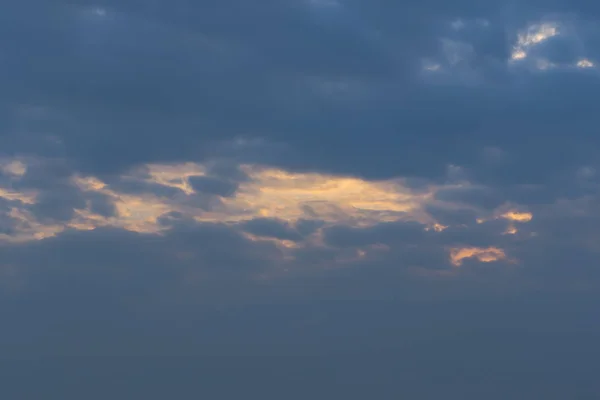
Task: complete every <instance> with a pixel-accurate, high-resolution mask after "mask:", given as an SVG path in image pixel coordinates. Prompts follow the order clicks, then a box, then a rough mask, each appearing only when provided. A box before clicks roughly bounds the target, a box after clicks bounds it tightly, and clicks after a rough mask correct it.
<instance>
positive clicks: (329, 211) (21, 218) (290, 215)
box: [0, 163, 532, 266]
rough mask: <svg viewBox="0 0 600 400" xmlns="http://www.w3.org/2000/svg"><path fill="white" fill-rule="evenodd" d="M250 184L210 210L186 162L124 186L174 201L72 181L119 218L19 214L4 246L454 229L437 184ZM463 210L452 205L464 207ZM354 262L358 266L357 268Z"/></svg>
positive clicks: (285, 245)
mask: <svg viewBox="0 0 600 400" xmlns="http://www.w3.org/2000/svg"><path fill="white" fill-rule="evenodd" d="M242 170H243V172H244V173H245V174H246V175H247V176H248V179H247V180H245V181H243V182H240V183H239V187H238V189H237V191H236V192H235V193H234V194H233V195H232V196H231V197H220V198H219V201H218V202H215V203H214V204H213V205H212V206H211V207H209V208H208V209H207V208H206V207H204V206H202V207H201V206H200V205H198V204H196V203H194V202H195V201H198V199H199V198H200V199H204V197H202V196H198V195H199V193H196V192H195V191H194V189H193V187H192V186H191V185H190V182H189V179H190V177H193V176H204V175H205V174H206V171H207V170H206V168H205V167H204V166H203V165H201V164H196V163H185V164H174V165H159V164H152V165H147V166H144V167H143V168H140V169H136V170H133V171H130V172H129V173H128V174H125V175H123V176H122V177H121V179H122V180H124V181H133V182H145V183H150V184H153V185H162V186H168V187H171V188H178V189H180V192H179V194H177V195H174V196H167V195H160V194H157V193H152V192H140V193H129V192H128V193H125V192H121V191H119V190H117V189H115V188H113V187H112V186H110V185H108V184H107V183H106V182H103V181H102V180H100V179H99V178H97V177H93V176H90V177H82V176H77V175H75V176H73V178H72V180H73V183H74V184H75V185H76V186H77V187H78V188H79V189H80V190H81V191H83V192H92V193H101V194H103V195H105V196H107V197H108V198H109V199H110V201H111V202H112V203H113V204H114V206H115V209H116V214H115V215H114V216H109V217H106V216H102V215H99V214H95V213H94V212H93V211H92V207H91V204H88V205H87V207H86V208H84V209H77V210H75V213H74V217H73V218H72V219H71V220H70V221H68V222H66V223H63V224H53V225H44V224H42V223H40V222H38V221H36V220H35V218H34V216H33V215H31V214H30V213H29V212H27V211H25V210H21V209H18V208H15V209H14V210H13V212H12V216H13V218H15V219H16V220H17V221H18V227H17V229H16V230H17V232H18V233H17V234H16V235H13V236H10V237H9V236H8V235H3V236H0V240H9V241H27V240H36V239H43V238H46V237H50V236H54V235H56V234H58V233H59V232H61V231H63V230H64V229H76V230H92V229H95V228H97V227H117V228H121V229H126V230H130V231H135V232H143V233H154V234H161V233H162V232H164V231H165V230H167V229H168V227H166V226H164V225H162V224H160V223H159V218H160V217H161V216H163V215H165V214H167V213H170V212H177V213H179V214H181V215H183V216H184V217H186V218H192V219H195V220H196V221H198V222H217V223H224V224H236V223H239V222H243V221H248V220H252V219H254V218H257V217H266V218H277V219H279V220H283V221H285V222H287V223H288V224H289V225H290V226H291V227H293V226H294V225H295V224H296V223H298V221H300V220H302V219H310V220H318V221H321V222H322V224H323V226H324V227H327V226H332V225H335V224H344V225H346V226H352V227H369V226H373V225H376V224H378V223H382V222H393V221H414V222H419V223H421V224H423V225H424V229H427V230H431V231H435V232H441V231H443V230H445V229H447V228H448V226H445V225H442V224H440V223H438V222H437V221H435V219H434V218H432V217H431V215H429V214H428V213H427V212H426V211H425V210H426V209H425V206H426V205H428V204H430V203H431V202H434V201H435V193H436V191H438V190H442V189H443V190H445V189H448V188H449V187H450V186H451V185H437V186H436V185H431V186H430V187H428V188H426V189H424V190H423V189H421V190H419V191H416V190H414V189H411V188H410V187H409V186H408V185H406V184H405V181H404V180H402V179H390V180H381V181H367V180H363V179H359V178H355V177H343V176H334V175H327V174H318V173H292V172H288V171H284V170H281V169H276V168H264V167H260V166H253V165H246V166H242ZM0 197H4V198H9V199H14V200H19V201H21V202H22V203H27V204H34V203H35V201H36V198H35V193H28V194H24V193H16V192H11V191H8V190H6V189H0ZM458 206H459V205H452V207H458ZM497 215H499V216H498V217H497V218H505V219H508V220H510V221H515V222H528V221H529V220H531V218H532V216H531V214H530V213H526V212H521V211H515V210H509V211H505V212H504V213H502V214H497ZM244 235H245V236H246V238H247V239H249V240H252V241H271V242H272V243H274V244H276V245H277V246H278V247H279V248H280V249H281V250H282V257H284V259H286V257H289V256H290V254H291V253H290V251H292V250H294V249H298V248H299V247H303V246H311V247H314V246H317V247H321V246H324V243H323V239H322V230H320V229H317V230H316V231H315V232H314V233H312V234H310V235H308V236H307V237H304V238H303V241H302V242H300V243H297V242H293V241H289V240H279V239H275V238H268V237H262V236H258V235H256V234H247V233H245V234H244ZM385 250H386V248H380V247H377V246H371V247H364V248H355V249H351V251H350V250H348V251H349V252H348V253H347V254H346V253H344V254H342V253H340V257H341V258H340V259H339V260H338V261H340V262H341V263H345V262H350V261H352V260H354V261H358V260H361V259H365V258H369V257H377V256H378V254H382V252H385ZM450 256H451V257H450V258H451V262H452V264H454V265H456V266H459V265H461V264H462V260H463V259H465V258H469V257H474V258H477V259H478V260H480V261H482V262H489V261H495V260H499V259H504V258H505V255H504V252H503V251H502V250H500V249H497V248H493V247H492V248H488V249H480V248H460V249H452V251H451V255H450ZM354 261H352V262H354Z"/></svg>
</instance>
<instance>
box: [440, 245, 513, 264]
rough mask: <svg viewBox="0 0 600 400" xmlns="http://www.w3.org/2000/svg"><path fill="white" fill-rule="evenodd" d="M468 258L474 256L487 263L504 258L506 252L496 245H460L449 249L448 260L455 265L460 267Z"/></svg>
mask: <svg viewBox="0 0 600 400" xmlns="http://www.w3.org/2000/svg"><path fill="white" fill-rule="evenodd" d="M468 258H475V259H477V260H478V261H480V262H484V263H488V262H493V261H499V260H505V259H506V254H505V253H504V250H502V249H499V248H497V247H488V248H481V247H462V248H456V249H452V250H451V251H450V261H451V263H452V265H454V266H456V267H460V266H461V265H462V264H463V261H464V260H465V259H468Z"/></svg>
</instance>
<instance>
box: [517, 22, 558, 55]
mask: <svg viewBox="0 0 600 400" xmlns="http://www.w3.org/2000/svg"><path fill="white" fill-rule="evenodd" d="M559 33H560V32H559V30H558V25H557V24H553V23H543V24H535V25H531V26H529V27H528V28H527V29H526V30H525V31H524V32H521V33H520V34H519V35H518V38H517V43H516V44H515V45H514V46H513V51H512V54H511V58H512V60H514V61H516V60H522V59H525V58H527V50H528V49H529V48H531V47H532V46H535V45H536V44H539V43H542V42H543V41H545V40H548V39H549V38H551V37H553V36H556V35H558V34H559Z"/></svg>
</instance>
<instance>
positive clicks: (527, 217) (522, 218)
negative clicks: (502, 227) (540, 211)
mask: <svg viewBox="0 0 600 400" xmlns="http://www.w3.org/2000/svg"><path fill="white" fill-rule="evenodd" d="M500 217H501V218H504V219H508V220H510V221H515V222H529V221H531V220H532V219H533V215H532V214H531V213H530V212H519V211H508V212H505V213H504V214H502V215H500Z"/></svg>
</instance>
